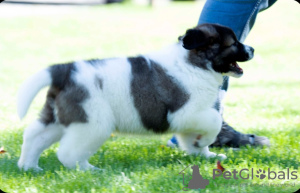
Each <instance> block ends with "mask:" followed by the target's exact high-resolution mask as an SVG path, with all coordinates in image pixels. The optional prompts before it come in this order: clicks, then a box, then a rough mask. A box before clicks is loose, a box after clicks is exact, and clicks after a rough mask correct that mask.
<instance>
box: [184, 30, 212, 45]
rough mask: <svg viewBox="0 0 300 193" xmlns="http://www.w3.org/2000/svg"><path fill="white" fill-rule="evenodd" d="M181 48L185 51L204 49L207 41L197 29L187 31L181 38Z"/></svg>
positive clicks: (203, 34)
mask: <svg viewBox="0 0 300 193" xmlns="http://www.w3.org/2000/svg"><path fill="white" fill-rule="evenodd" d="M182 42H183V47H184V48H185V49H187V50H193V49H196V48H201V47H205V46H207V45H208V39H207V37H206V35H205V33H204V32H203V31H201V30H199V29H189V30H187V31H186V34H185V35H184V37H183V38H182Z"/></svg>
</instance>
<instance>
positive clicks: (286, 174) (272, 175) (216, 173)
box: [213, 168, 298, 180]
mask: <svg viewBox="0 0 300 193" xmlns="http://www.w3.org/2000/svg"><path fill="white" fill-rule="evenodd" d="M220 176H222V177H223V178H224V179H226V180H230V179H236V180H238V179H243V180H249V179H252V180H253V178H254V177H256V178H258V179H261V180H263V179H268V180H275V179H278V180H297V179H298V173H297V171H292V170H290V169H289V168H287V170H286V171H272V170H271V169H270V168H268V169H267V172H266V171H265V170H262V169H258V170H256V172H254V169H253V168H251V169H250V170H249V169H246V168H244V169H241V170H239V171H238V170H236V169H234V170H232V172H231V171H225V172H224V173H222V171H221V170H220V169H213V179H216V177H220Z"/></svg>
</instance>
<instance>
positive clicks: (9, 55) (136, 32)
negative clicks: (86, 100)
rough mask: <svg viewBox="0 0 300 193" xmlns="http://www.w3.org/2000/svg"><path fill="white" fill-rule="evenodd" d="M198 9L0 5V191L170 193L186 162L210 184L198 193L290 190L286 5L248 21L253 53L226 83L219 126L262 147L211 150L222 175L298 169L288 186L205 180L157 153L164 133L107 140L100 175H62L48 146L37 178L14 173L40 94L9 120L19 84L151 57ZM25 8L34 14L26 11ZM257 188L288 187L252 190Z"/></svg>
mask: <svg viewBox="0 0 300 193" xmlns="http://www.w3.org/2000/svg"><path fill="white" fill-rule="evenodd" d="M202 6H203V2H200V3H193V2H186V3H173V4H171V5H169V6H167V7H154V8H153V9H150V8H148V7H143V6H130V5H110V6H103V7H102V6H99V7H77V8H67V7H56V8H55V10H54V9H50V10H49V9H42V8H40V7H36V8H27V9H26V10H27V12H29V13H26V14H25V13H20V11H19V9H15V8H14V9H12V10H11V11H10V13H12V12H15V13H16V14H17V13H18V15H16V16H13V14H7V15H6V14H4V11H6V12H8V11H7V9H8V8H7V7H3V5H0V18H1V19H0V29H1V35H0V53H1V57H0V92H1V94H0V101H1V103H0V136H1V137H0V147H1V146H3V147H4V148H5V150H6V151H7V152H6V153H5V154H0V189H2V190H4V191H6V192H29V193H32V192H55V193H58V192H180V191H182V190H181V189H182V188H183V187H184V186H183V184H182V176H181V175H178V173H179V172H180V171H181V170H183V169H184V168H185V167H186V166H188V165H192V164H197V165H199V166H200V173H201V174H202V175H203V177H204V178H205V179H208V180H209V181H210V184H209V185H208V186H207V187H206V189H204V190H201V192H280V193H281V192H294V191H295V190H296V189H299V188H300V183H299V179H300V167H299V161H300V152H299V150H300V140H299V138H300V103H299V98H300V76H299V72H300V65H299V62H300V61H299V50H300V39H299V38H298V34H299V19H298V18H299V17H300V13H299V10H298V9H299V5H298V4H297V3H296V2H295V1H280V2H278V3H277V4H275V5H274V7H272V8H270V10H268V11H265V12H263V13H261V14H260V15H259V16H258V19H257V23H256V25H255V27H254V29H253V31H252V32H251V34H250V36H249V37H248V39H247V41H246V43H247V44H249V45H251V46H253V47H254V48H255V49H256V50H255V58H254V59H253V60H252V61H251V62H248V63H246V64H241V65H242V66H243V68H244V71H245V75H244V76H243V77H242V78H241V79H231V86H230V92H229V93H228V95H227V96H226V109H225V119H226V120H227V121H228V122H229V123H230V124H231V125H233V126H234V127H235V128H236V129H237V130H239V131H242V132H246V133H255V134H258V135H264V136H268V137H269V138H270V140H271V143H272V146H271V147H270V148H251V147H244V148H241V149H240V150H238V151H235V150H232V149H230V148H222V149H220V148H214V149H212V151H215V152H217V153H225V154H226V155H227V156H228V159H226V160H224V161H222V165H223V166H224V167H225V168H226V170H227V171H233V170H234V169H236V170H241V169H243V168H247V169H251V168H254V171H256V170H257V169H264V170H267V169H268V168H270V169H271V170H273V171H277V172H278V171H280V170H283V171H286V169H287V168H290V170H294V171H297V172H298V180H278V179H276V180H268V179H264V180H259V179H257V178H256V177H254V179H253V180H242V179H239V180H234V179H230V180H225V179H223V178H221V177H219V178H217V179H214V180H213V179H212V170H213V169H215V168H216V161H217V160H216V159H209V160H207V159H204V158H203V157H201V156H189V155H186V154H185V153H184V152H182V151H180V150H178V149H171V148H168V147H165V146H164V145H165V144H166V142H167V140H168V139H169V138H170V137H171V135H161V136H156V137H155V136H153V137H133V136H130V137H123V136H115V137H112V138H111V139H110V140H108V141H107V142H106V143H105V144H104V145H103V146H102V147H101V148H100V149H99V151H98V152H97V153H96V154H95V155H94V156H93V157H91V159H90V162H91V163H92V164H93V165H95V166H97V167H100V168H102V169H105V170H104V171H101V172H98V171H79V170H69V169H66V168H64V167H63V166H62V164H61V163H60V162H59V161H58V159H57V157H56V155H55V152H56V150H57V148H58V144H56V145H54V146H52V147H51V148H50V149H48V150H46V151H45V152H44V153H43V154H42V156H41V159H40V163H39V164H40V167H42V168H43V169H44V171H42V172H40V173H36V172H34V171H29V172H23V171H19V169H18V168H17V160H18V157H19V156H20V147H21V144H22V133H23V130H24V128H25V127H26V125H28V124H29V123H30V121H32V120H33V119H34V118H35V117H36V115H37V114H38V111H39V109H40V108H41V106H42V104H43V99H44V95H45V91H43V92H42V93H40V94H39V95H38V97H37V98H36V99H35V101H34V103H33V104H32V106H31V108H30V111H29V113H28V115H27V117H26V119H25V120H23V121H22V122H21V121H19V119H18V117H17V115H16V106H15V101H16V93H17V91H18V88H19V86H20V84H21V83H22V81H24V80H25V79H26V78H27V77H29V76H30V75H31V74H32V73H34V72H36V71H37V70H39V69H41V68H43V67H46V66H48V65H50V64H53V63H57V62H64V61H70V60H74V59H81V58H87V59H88V58H95V57H99V58H103V57H113V56H120V55H136V54H139V53H145V52H148V51H152V50H157V49H159V48H161V47H163V46H166V45H168V44H170V43H173V42H174V41H176V39H177V37H178V36H179V35H181V34H183V33H184V32H185V30H186V29H187V28H189V27H192V26H194V25H195V24H196V23H197V19H198V16H199V14H200V10H201V8H202ZM28 10H29V11H28ZM35 11H37V12H38V13H36V14H33V13H32V12H35ZM54 11H55V12H54ZM246 183H249V185H245V184H246ZM266 183H275V184H281V183H284V184H287V183H295V186H291V185H289V186H288V187H277V186H262V185H263V184H266ZM297 183H298V184H297ZM241 184H242V185H241ZM243 184H244V185H243ZM255 184H261V186H254V185H255ZM251 185H252V186H251ZM191 192H193V191H191ZM194 192H197V191H194Z"/></svg>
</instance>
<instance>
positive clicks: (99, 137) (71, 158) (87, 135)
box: [57, 122, 113, 170]
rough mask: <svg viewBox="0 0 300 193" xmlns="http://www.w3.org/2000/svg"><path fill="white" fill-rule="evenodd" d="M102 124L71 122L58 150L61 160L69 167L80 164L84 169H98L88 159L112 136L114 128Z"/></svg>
mask: <svg viewBox="0 0 300 193" xmlns="http://www.w3.org/2000/svg"><path fill="white" fill-rule="evenodd" d="M101 126H102V125H101V124H100V123H97V122H95V123H73V124H71V125H70V126H69V127H68V128H67V129H66V132H65V134H64V136H63V137H62V139H61V141H60V147H59V150H58V152H57V156H58V159H59V160H60V162H61V163H62V164H63V165H64V166H65V167H68V168H75V167H76V165H77V164H78V165H79V168H80V169H82V170H87V169H97V168H96V167H94V166H93V165H91V164H90V163H89V162H88V159H89V157H90V156H92V155H93V154H94V153H95V152H96V151H97V150H98V148H99V147H100V146H101V145H102V144H103V143H104V142H105V141H106V140H107V139H108V138H109V137H110V135H111V133H112V128H113V127H112V126H110V127H101Z"/></svg>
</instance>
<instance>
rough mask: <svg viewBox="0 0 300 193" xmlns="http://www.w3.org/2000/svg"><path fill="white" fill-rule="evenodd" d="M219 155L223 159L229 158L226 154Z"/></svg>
mask: <svg viewBox="0 0 300 193" xmlns="http://www.w3.org/2000/svg"><path fill="white" fill-rule="evenodd" d="M217 156H218V157H220V158H221V160H224V159H226V158H227V156H226V155H225V154H218V155H217Z"/></svg>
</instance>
